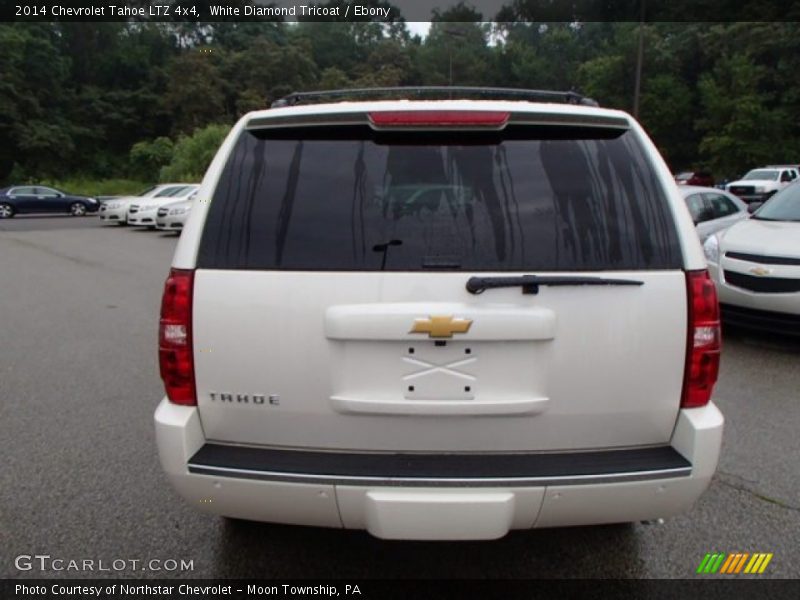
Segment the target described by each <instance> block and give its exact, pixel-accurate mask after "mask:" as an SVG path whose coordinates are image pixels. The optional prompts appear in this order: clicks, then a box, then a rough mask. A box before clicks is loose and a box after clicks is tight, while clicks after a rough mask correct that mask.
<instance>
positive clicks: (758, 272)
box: [750, 267, 772, 277]
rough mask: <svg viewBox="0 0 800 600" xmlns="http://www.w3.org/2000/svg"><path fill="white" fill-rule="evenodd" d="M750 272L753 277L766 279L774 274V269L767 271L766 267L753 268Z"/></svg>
mask: <svg viewBox="0 0 800 600" xmlns="http://www.w3.org/2000/svg"><path fill="white" fill-rule="evenodd" d="M750 272H751V273H752V274H753V275H758V276H759V277H765V276H767V275H769V274H770V273H772V269H767V268H766V267H753V268H752V269H750Z"/></svg>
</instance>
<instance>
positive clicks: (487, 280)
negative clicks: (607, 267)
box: [467, 275, 644, 294]
mask: <svg viewBox="0 0 800 600" xmlns="http://www.w3.org/2000/svg"><path fill="white" fill-rule="evenodd" d="M540 285H562V286H563V285H644V281H636V280H635V279H607V278H605V277H581V276H569V275H566V276H564V275H544V276H538V275H520V276H518V277H470V278H469V280H468V281H467V291H468V292H469V293H470V294H482V293H483V292H485V291H486V290H488V289H492V288H506V287H516V286H520V287H522V293H523V294H538V293H539V286H540Z"/></svg>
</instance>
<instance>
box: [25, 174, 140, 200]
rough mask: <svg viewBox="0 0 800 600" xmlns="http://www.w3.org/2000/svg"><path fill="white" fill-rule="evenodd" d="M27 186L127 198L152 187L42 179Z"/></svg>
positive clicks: (78, 179) (120, 182) (128, 182)
mask: <svg viewBox="0 0 800 600" xmlns="http://www.w3.org/2000/svg"><path fill="white" fill-rule="evenodd" d="M29 185H46V186H49V187H54V188H56V189H58V190H61V191H62V192H67V193H68V194H76V195H78V196H128V195H133V194H138V193H139V192H141V191H143V190H144V189H145V188H148V187H150V186H151V185H153V184H152V183H146V182H142V181H136V180H134V179H89V178H85V177H74V178H71V179H43V180H41V181H36V182H32V183H31V184H29Z"/></svg>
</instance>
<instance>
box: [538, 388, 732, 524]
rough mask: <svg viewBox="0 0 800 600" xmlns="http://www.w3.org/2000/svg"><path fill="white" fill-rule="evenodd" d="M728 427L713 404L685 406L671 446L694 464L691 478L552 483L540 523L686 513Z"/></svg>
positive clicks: (702, 487)
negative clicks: (560, 484) (553, 484)
mask: <svg viewBox="0 0 800 600" xmlns="http://www.w3.org/2000/svg"><path fill="white" fill-rule="evenodd" d="M723 426H724V419H723V417H722V414H721V413H720V412H719V409H718V408H717V407H716V405H714V403H713V402H712V403H709V404H708V405H707V406H704V407H702V408H692V409H683V410H681V411H680V413H679V415H678V420H677V424H676V426H675V431H674V432H673V435H672V439H671V441H670V445H671V446H672V447H673V448H675V449H676V450H677V451H678V452H680V453H681V454H682V455H683V456H684V458H686V459H687V460H688V461H689V462H690V463H691V464H692V474H691V476H690V477H680V478H674V479H659V480H654V481H637V482H625V483H605V484H596V485H579V486H549V487H548V488H547V493H546V494H545V498H544V502H543V504H542V510H541V513H540V514H539V518H538V519H537V521H536V527H537V528H539V527H562V526H572V525H591V524H598V523H625V522H631V521H642V520H647V519H655V518H659V517H669V516H673V515H676V514H680V513H682V512H685V511H686V510H688V509H689V508H690V507H691V505H692V504H693V503H694V502H695V501H696V500H697V499H698V498H699V497H700V495H701V494H702V493H703V492H704V491H705V490H706V488H708V486H709V484H710V483H711V477H712V476H713V474H714V472H715V471H716V469H717V462H718V460H719V452H720V448H721V446H722V431H723Z"/></svg>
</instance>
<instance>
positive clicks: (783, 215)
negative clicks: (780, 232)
mask: <svg viewBox="0 0 800 600" xmlns="http://www.w3.org/2000/svg"><path fill="white" fill-rule="evenodd" d="M753 217H754V218H756V219H762V220H769V221H800V183H794V184H792V185H790V186H788V187H786V188H785V189H783V190H781V191H780V192H778V193H777V194H775V195H774V196H773V197H772V198H770V199H769V200H768V201H767V203H766V204H764V206H762V207H761V208H759V209H758V210H757V211H756V212H755V214H754V215H753Z"/></svg>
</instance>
